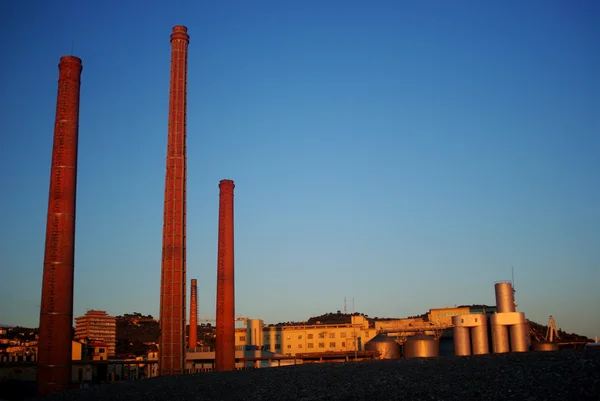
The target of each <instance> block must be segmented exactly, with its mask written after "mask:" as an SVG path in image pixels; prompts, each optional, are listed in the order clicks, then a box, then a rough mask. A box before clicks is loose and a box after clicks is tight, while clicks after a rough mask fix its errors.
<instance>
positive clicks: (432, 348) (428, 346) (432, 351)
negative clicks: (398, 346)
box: [404, 334, 440, 358]
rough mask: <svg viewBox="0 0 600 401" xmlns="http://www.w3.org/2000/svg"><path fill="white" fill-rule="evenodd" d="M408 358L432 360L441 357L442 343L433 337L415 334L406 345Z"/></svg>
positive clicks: (405, 353) (405, 354) (405, 350)
mask: <svg viewBox="0 0 600 401" xmlns="http://www.w3.org/2000/svg"><path fill="white" fill-rule="evenodd" d="M404 356H405V357H406V358H431V357H436V356H440V342H439V340H437V339H436V338H434V337H433V336H427V335H424V334H415V335H414V336H411V337H409V338H408V339H407V340H406V342H405V343H404Z"/></svg>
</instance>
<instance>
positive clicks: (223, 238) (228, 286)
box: [215, 180, 235, 371]
mask: <svg viewBox="0 0 600 401" xmlns="http://www.w3.org/2000/svg"><path fill="white" fill-rule="evenodd" d="M234 187H235V185H234V184H233V181H231V180H221V182H220V184H219V188H220V196H219V244H218V247H219V250H218V254H217V339H216V340H217V344H216V350H215V370H216V371H222V370H234V369H235V325H234V323H235V299H234V295H235V288H234V270H233V263H234V257H233V188H234Z"/></svg>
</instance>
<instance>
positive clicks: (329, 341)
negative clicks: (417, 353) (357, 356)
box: [235, 316, 377, 356]
mask: <svg viewBox="0 0 600 401" xmlns="http://www.w3.org/2000/svg"><path fill="white" fill-rule="evenodd" d="M353 318H354V319H353V320H354V325H352V323H349V324H336V325H302V326H277V327H276V326H267V327H263V328H262V344H259V343H258V341H256V342H254V341H252V338H251V337H250V335H249V333H248V330H247V329H246V328H242V329H236V333H235V345H236V349H237V350H238V351H239V350H242V349H245V348H248V347H247V346H256V347H261V346H262V350H264V351H269V352H272V353H274V354H279V355H289V356H294V355H296V354H298V353H312V352H314V353H318V352H326V351H338V352H339V351H354V350H355V348H356V350H358V351H360V350H362V349H363V347H364V344H366V343H367V342H368V341H369V340H370V339H371V338H373V337H375V335H376V334H377V330H376V329H374V328H369V322H368V321H367V319H366V318H365V317H363V316H353ZM252 321H253V319H249V320H248V325H249V326H250V325H251V324H252V329H254V328H255V324H254V323H252ZM355 338H356V341H355Z"/></svg>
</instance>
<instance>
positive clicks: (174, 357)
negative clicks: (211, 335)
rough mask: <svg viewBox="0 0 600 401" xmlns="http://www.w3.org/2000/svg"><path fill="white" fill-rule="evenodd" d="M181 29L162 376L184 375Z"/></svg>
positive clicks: (172, 109) (175, 50) (179, 31)
mask: <svg viewBox="0 0 600 401" xmlns="http://www.w3.org/2000/svg"><path fill="white" fill-rule="evenodd" d="M189 42H190V37H189V35H188V34H187V28H186V27H185V26H182V25H177V26H174V27H173V33H172V34H171V80H170V97H169V128H168V139H167V172H166V179H165V206H164V224H163V249H162V266H161V280H160V339H159V375H162V376H164V375H180V374H183V373H184V372H185V370H184V368H185V324H186V313H185V309H186V301H185V296H186V291H185V285H186V278H185V274H186V271H185V269H186V264H185V262H186V257H185V256H186V226H185V223H186V164H187V160H186V143H185V142H186V101H187V92H186V91H187V60H188V57H187V49H188V44H189Z"/></svg>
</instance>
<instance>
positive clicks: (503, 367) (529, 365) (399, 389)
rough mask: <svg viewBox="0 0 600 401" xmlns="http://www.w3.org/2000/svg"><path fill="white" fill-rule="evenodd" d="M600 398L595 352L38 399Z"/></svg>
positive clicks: (393, 364) (382, 364)
mask: <svg viewBox="0 0 600 401" xmlns="http://www.w3.org/2000/svg"><path fill="white" fill-rule="evenodd" d="M286 399H287V400H289V399H292V400H475V399H476V400H595V401H598V400H600V353H595V354H594V355H591V356H587V357H585V356H584V354H583V352H580V351H561V352H539V353H533V352H532V353H526V354H502V355H482V356H475V357H440V358H431V359H400V360H385V361H363V362H358V363H345V364H344V363H329V364H311V365H297V366H288V367H280V368H263V369H255V370H246V371H233V372H217V373H203V374H196V375H185V376H175V377H158V378H153V379H146V380H139V381H131V382H120V383H115V384H111V385H107V386H104V387H97V388H89V389H83V390H76V391H69V392H66V393H62V394H57V395H53V396H50V397H45V398H39V400H48V401H50V400H128V401H138V400H139V401H141V400H144V401H154V400H156V401H175V400H286Z"/></svg>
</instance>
